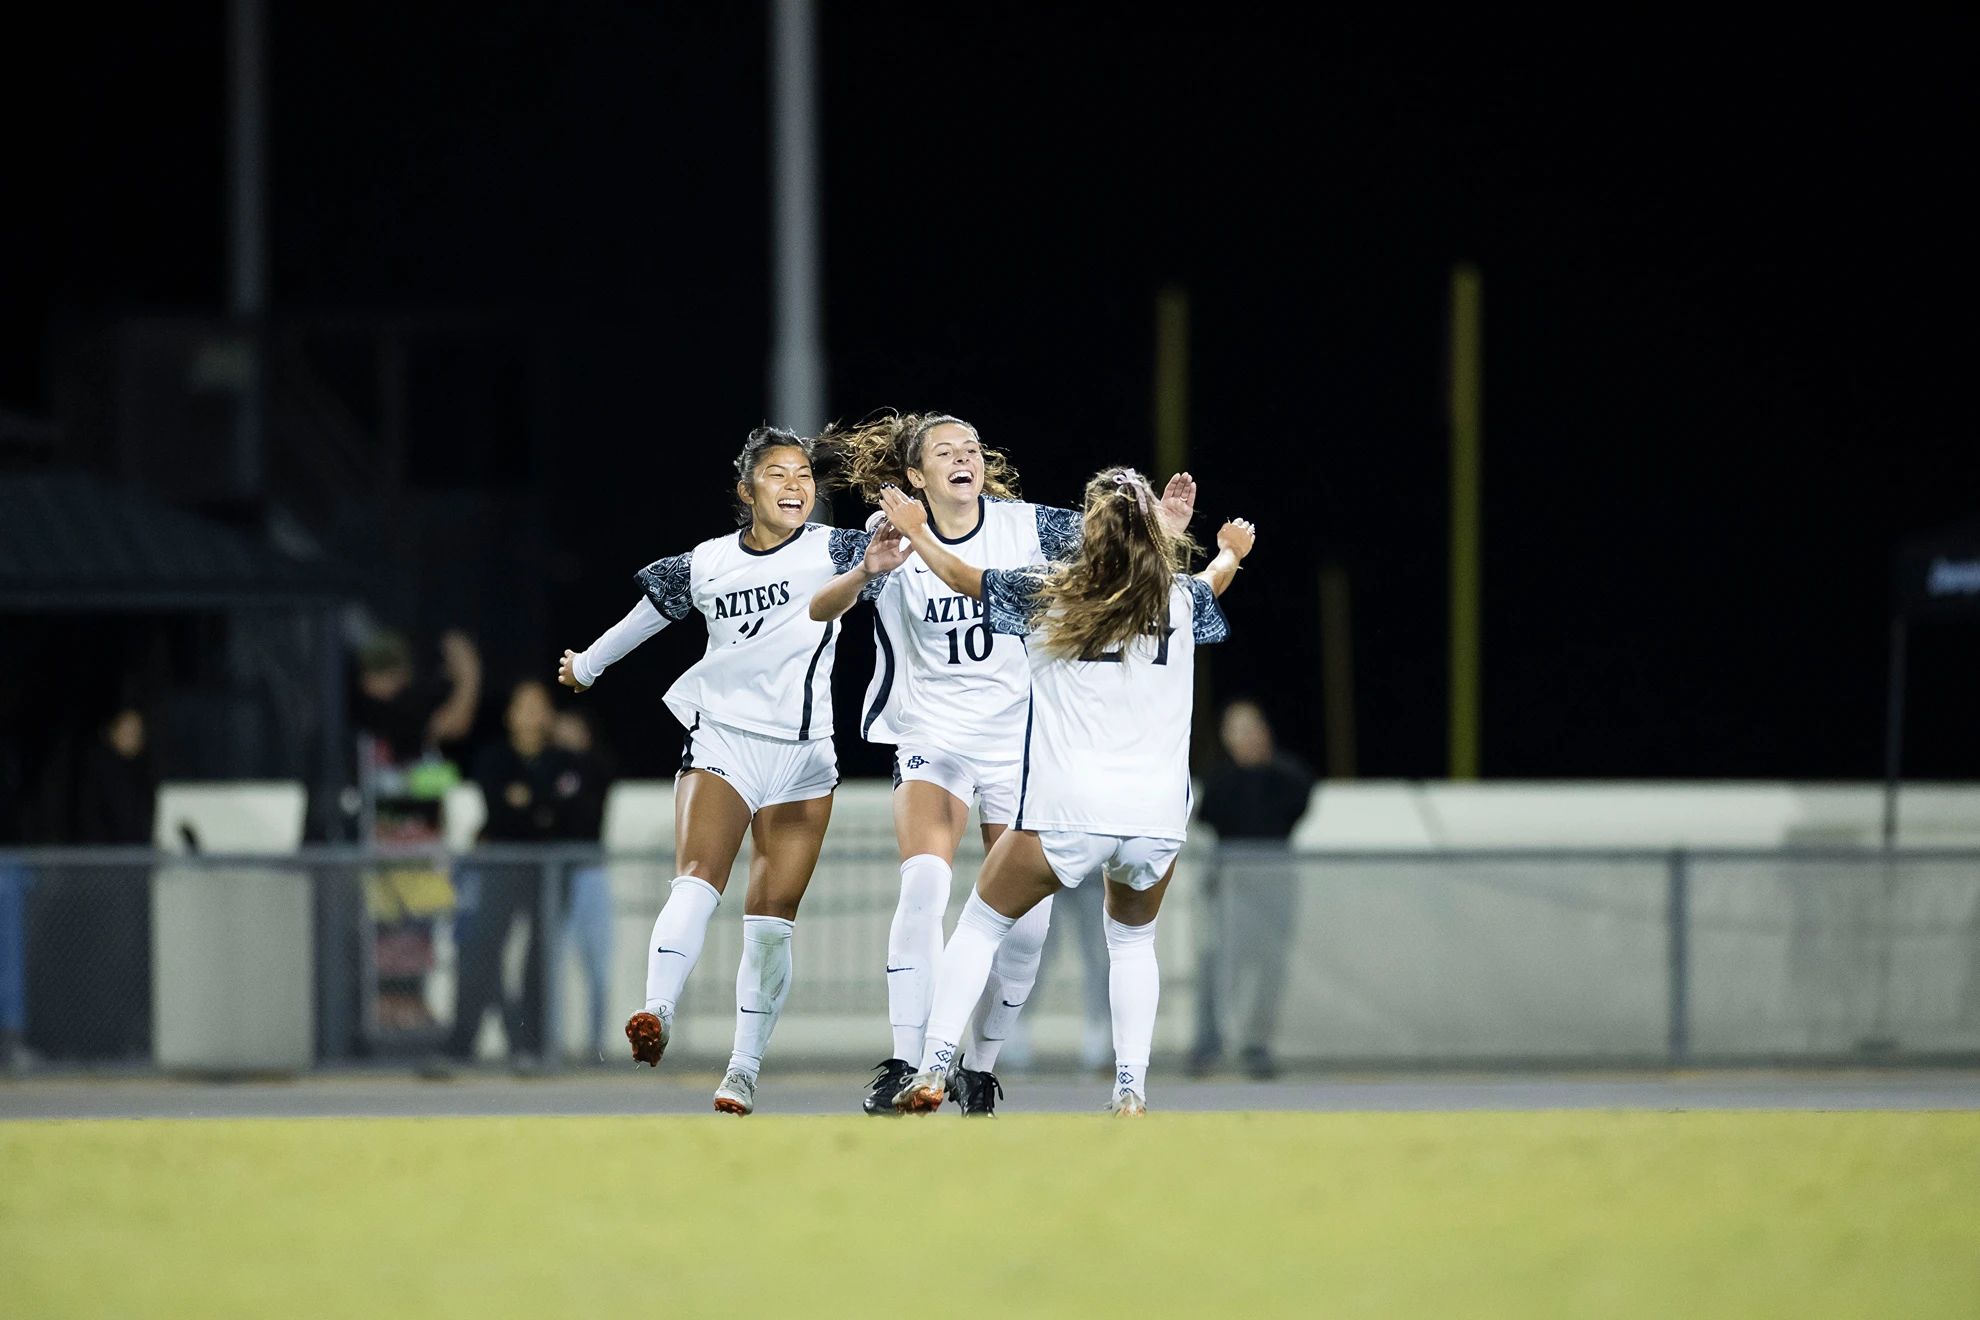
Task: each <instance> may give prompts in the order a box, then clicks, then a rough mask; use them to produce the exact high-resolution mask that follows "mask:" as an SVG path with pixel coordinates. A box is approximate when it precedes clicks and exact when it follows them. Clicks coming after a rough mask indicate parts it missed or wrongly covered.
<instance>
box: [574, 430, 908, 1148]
mask: <svg viewBox="0 0 1980 1320" xmlns="http://www.w3.org/2000/svg"><path fill="white" fill-rule="evenodd" d="M813 449H814V445H813V442H812V441H809V440H804V439H800V438H799V437H798V436H795V435H793V434H791V433H790V432H789V431H781V430H777V429H776V428H774V427H767V426H766V427H761V428H759V429H757V430H755V431H753V432H751V433H750V437H749V442H748V443H747V444H745V445H744V446H743V449H742V453H741V454H739V455H737V457H736V486H735V494H736V515H737V521H738V522H739V523H740V524H741V525H742V530H741V531H739V532H737V533H736V534H735V535H733V536H718V537H716V538H715V539H713V540H710V541H703V542H702V543H701V544H700V545H698V546H696V547H695V548H694V549H693V550H690V551H689V552H688V553H686V554H683V555H675V556H673V557H672V558H670V559H662V560H658V561H656V562H654V563H652V564H649V565H647V566H646V567H645V568H643V569H641V570H640V572H639V584H640V586H641V587H642V588H643V589H644V591H645V593H646V594H645V598H644V599H643V600H641V601H640V602H639V604H637V605H635V606H634V607H633V609H632V612H631V613H629V614H627V615H626V617H625V618H624V619H622V620H620V621H619V622H618V623H617V624H614V625H613V626H612V627H611V628H610V629H609V630H608V631H607V632H606V633H605V635H604V636H602V637H600V638H599V639H598V640H597V641H595V642H593V643H592V644H591V646H590V648H589V649H588V650H586V651H584V652H583V653H581V654H575V655H574V654H572V653H571V652H569V651H566V652H564V658H563V661H562V662H561V663H560V664H559V666H558V669H557V679H558V681H559V682H561V683H563V684H564V685H565V686H567V687H573V688H576V689H578V690H579V691H580V692H582V691H584V690H585V689H586V688H589V687H590V686H591V685H592V684H594V683H596V682H597V681H598V678H599V675H601V674H603V673H604V672H605V668H606V666H607V665H610V664H611V663H613V662H614V661H616V660H619V659H621V658H623V657H624V656H625V655H626V654H627V653H628V652H630V651H631V650H632V649H633V648H634V647H635V646H638V645H639V644H640V643H641V642H643V641H645V640H646V639H647V638H649V637H651V636H653V634H655V633H657V632H659V631H660V630H661V629H662V628H664V627H666V626H667V625H668V624H670V623H678V622H679V621H680V620H682V619H685V618H686V617H687V616H688V615H689V614H690V613H692V612H694V611H696V610H699V611H700V612H701V614H702V615H703V617H705V618H706V619H707V620H708V650H707V651H706V652H705V653H704V654H703V655H702V657H701V659H700V660H699V661H697V662H696V663H695V664H694V666H693V667H692V668H690V669H689V670H688V671H687V672H686V673H684V674H682V675H681V676H680V678H679V679H678V680H677V681H676V682H675V683H674V685H673V686H672V687H671V688H669V689H668V690H667V698H666V700H667V708H668V709H669V710H671V711H673V713H674V717H675V718H676V719H678V720H680V722H681V724H682V725H683V726H684V727H685V728H686V730H687V737H686V745H685V748H684V749H683V751H682V754H681V772H680V775H679V777H678V778H677V779H676V780H675V784H676V789H675V795H674V824H675V844H674V849H675V859H676V861H675V864H676V868H677V869H678V870H679V872H680V874H679V876H677V877H676V878H675V880H674V884H673V892H672V895H671V896H670V897H669V898H668V900H667V904H666V906H665V907H663V908H662V909H661V910H660V916H659V919H658V920H656V921H655V922H654V923H653V939H652V947H651V948H650V949H649V950H648V952H647V955H646V1009H645V1011H643V1012H639V1013H635V1014H633V1015H632V1018H631V1019H630V1020H629V1021H628V1022H627V1023H626V1037H627V1039H629V1040H630V1041H631V1042H632V1050H633V1058H634V1059H635V1060H636V1061H638V1062H641V1063H646V1064H650V1065H652V1064H658V1063H659V1062H660V1056H661V1054H662V1053H663V1052H664V1051H665V1050H666V1048H667V1042H668V1040H669V1038H671V1036H672V1035H673V1029H674V1005H675V1003H676V1001H678V999H679V998H680V993H681V987H682V985H683V984H685V983H686V981H687V978H688V973H689V972H690V971H692V970H693V969H694V964H695V960H696V959H697V958H699V957H700V956H701V945H702V940H703V938H704V936H705V935H706V933H707V929H708V919H709V918H710V917H711V916H713V915H714V912H715V906H716V904H717V903H718V902H719V901H720V899H721V896H722V892H723V890H724V889H725V888H726V887H727V885H728V883H729V870H730V868H731V867H732V866H733V865H734V864H735V860H736V852H737V850H738V849H739V848H741V846H742V839H743V833H744V831H748V832H749V833H750V837H751V841H752V849H751V860H750V871H749V888H748V890H747V892H746V893H745V894H744V896H743V914H744V915H743V956H742V966H741V967H740V968H739V969H738V970H737V972H736V1043H735V1053H733V1054H732V1055H730V1057H729V1068H728V1072H727V1074H726V1075H725V1076H724V1077H723V1078H722V1084H721V1086H720V1087H718V1088H717V1089H716V1091H715V1108H716V1109H718V1110H720V1111H722V1112H723V1113H727V1114H747V1113H749V1112H750V1111H751V1110H752V1109H754V1108H755V1107H756V1079H757V1073H758V1070H759V1069H760V1068H761V1067H762V1065H763V1051H764V1048H765V1046H767V1045H768V1044H769V1041H770V1033H771V1031H772V1030H773V1029H774V1028H775V1027H776V1025H777V1015H778V1013H779V1012H781V1011H782V1009H783V1007H784V999H785V996H786V995H787V994H788V993H789V992H790V987H791V928H792V922H793V921H794V920H795V919H796V917H797V910H798V903H799V901H800V900H801V899H802V898H803V897H804V890H805V886H806V885H807V884H808V883H810V880H811V872H812V868H813V867H814V866H815V865H816V864H817V862H818V848H819V844H820V842H821V841H822V840H823V839H824V837H825V825H826V822H827V821H829V820H830V819H831V816H832V790H833V788H834V787H835V786H836V785H837V784H838V780H839V771H838V759H837V757H836V756H835V755H834V753H833V749H832V653H833V647H834V640H835V634H836V631H837V629H836V627H835V626H834V625H833V624H832V623H829V622H827V623H825V624H824V625H823V627H822V628H821V627H820V625H819V623H818V622H817V621H814V620H813V619H812V618H811V617H810V614H809V611H808V607H809V606H810V604H811V595H812V593H813V592H814V591H816V590H817V589H818V588H819V587H820V586H823V585H824V584H825V583H826V582H828V581H830V580H831V579H832V578H833V577H834V576H836V575H838V574H842V573H844V572H846V570H847V569H849V568H851V567H852V566H853V565H854V564H857V563H859V562H861V560H862V558H864V559H865V560H867V561H868V562H869V563H870V564H872V565H873V567H874V568H875V569H876V571H884V570H885V569H887V568H890V567H892V566H893V565H894V564H896V563H898V562H899V561H900V559H901V558H902V557H903V556H902V553H901V551H900V549H899V546H898V542H889V543H887V544H884V545H880V546H877V547H873V548H872V549H871V550H869V547H868V540H869V538H868V535H867V533H865V532H862V531H852V530H846V529H837V528H830V527H821V526H818V525H816V524H812V523H807V522H806V521H805V519H806V518H807V516H808V515H809V514H810V513H811V509H812V505H813V504H814V503H815V502H816V501H817V497H818V486H817V481H816V479H815V478H814V476H813V474H812V458H813Z"/></svg>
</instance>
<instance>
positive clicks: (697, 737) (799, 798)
mask: <svg viewBox="0 0 1980 1320" xmlns="http://www.w3.org/2000/svg"><path fill="white" fill-rule="evenodd" d="M690 770H705V771H707V772H708V773H709V774H711V775H720V776H721V777H722V778H723V779H726V780H727V781H728V782H729V787H731V788H733V789H735V790H736V792H737V793H739V794H740V795H741V796H742V800H743V802H744V803H745V804H746V805H747V806H748V807H749V810H750V813H751V814H752V815H754V814H755V813H756V812H758V811H761V810H762V809H763V808H765V807H774V806H776V805H778V804H779V803H782V802H805V801H809V800H810V799H812V798H821V797H824V796H825V795H826V794H827V793H830V792H831V791H832V790H833V789H834V788H837V787H838V785H839V756H838V752H837V751H836V750H835V749H834V748H833V746H832V740H831V739H830V738H813V739H811V740H810V741H808V742H786V741H785V740H784V739H782V738H766V737H764V736H763V735H762V734H760V733H750V732H749V731H748V730H746V729H737V728H732V727H731V726H729V725H727V724H717V723H715V722H714V721H712V720H708V719H704V718H702V717H701V716H699V715H697V716H696V717H695V720H694V724H693V726H692V727H690V728H689V729H688V730H687V731H686V733H684V734H683V735H682V738H681V774H686V773H687V772H688V771H690ZM674 783H675V784H676V785H678V784H679V783H680V775H676V776H674Z"/></svg>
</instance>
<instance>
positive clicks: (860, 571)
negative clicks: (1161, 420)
mask: <svg viewBox="0 0 1980 1320" xmlns="http://www.w3.org/2000/svg"><path fill="white" fill-rule="evenodd" d="M824 443H827V444H830V445H832V446H833V447H834V450H835V453H836V455H837V457H838V459H839V461H840V462H841V463H842V464H843V465H844V467H845V469H846V472H847V481H848V484H850V485H851V486H853V487H854V488H856V489H858V490H859V491H861V492H862V493H863V494H864V495H865V496H866V498H868V499H869V500H871V501H873V502H874V503H876V504H877V503H879V501H880V498H881V492H882V490H884V489H888V488H893V489H897V490H901V491H905V492H907V493H908V494H909V495H911V496H912V497H914V498H915V499H916V500H918V501H920V502H921V503H922V505H923V506H924V508H925V509H926V511H927V519H928V523H929V533H928V534H929V535H930V536H932V537H934V538H935V540H936V541H937V542H939V543H940V544H941V545H942V546H943V548H944V549H946V550H947V551H948V552H949V553H950V554H952V555H954V556H955V557H956V558H958V559H960V560H961V561H962V562H964V563H966V564H969V565H970V566H972V567H974V568H978V569H985V568H998V569H1014V568H1025V567H1030V566H1035V565H1039V564H1045V563H1050V562H1052V561H1055V560H1062V559H1068V558H1070V557H1071V556H1072V555H1073V554H1075V553H1076V552H1077V551H1078V548H1079V537H1080V515H1079V514H1078V513H1077V512H1076V511H1074V510H1072V509H1057V508H1051V507H1048V506H1044V505H1038V504H1029V503H1025V502H1024V501H1022V500H1020V499H1018V497H1017V474H1016V473H1015V472H1014V471H1012V469H1011V466H1010V463H1009V461H1008V460H1007V459H1006V458H1005V457H1004V455H1002V454H1001V453H999V452H998V451H996V450H994V449H991V448H989V447H988V446H986V445H984V444H983V442H982V440H981V438H980V437H979V436H978V435H977V432H976V428H975V427H973V426H971V425H970V424H969V423H967V422H965V421H963V420H961V419H960V418H956V417H950V416H947V415H945V414H940V413H922V414H908V415H906V416H898V415H892V414H888V415H884V416H882V417H880V418H878V419H876V420H873V421H870V422H867V423H865V424H863V425H860V426H857V427H854V428H852V429H850V430H835V431H832V432H828V433H827V436H826V437H825V441H824ZM1195 491H1196V486H1195V483H1194V482H1193V481H1191V480H1190V478H1189V476H1188V474H1187V473H1184V474H1182V475H1179V476H1177V477H1175V478H1174V479H1172V480H1171V481H1170V483H1169V490H1168V493H1167V495H1166V496H1165V498H1164V501H1163V507H1162V509H1161V510H1159V511H1158V516H1160V517H1163V518H1164V519H1166V520H1167V521H1168V522H1169V524H1170V525H1171V526H1173V527H1174V528H1176V529H1177V530H1181V529H1184V528H1187V527H1188V525H1189V519H1190V516H1191V514H1192V512H1193V511H1194V501H1195ZM889 536H892V539H894V540H896V541H897V540H898V539H899V538H898V535H897V534H893V533H891V532H890V531H889V530H887V529H882V530H880V531H878V532H876V541H877V540H884V539H887V538H888V537H889ZM878 578H884V583H883V582H881V581H879V580H877V579H878ZM876 590H877V593H878V596H877V599H876V600H875V610H876V621H875V628H874V644H875V655H874V666H873V680H872V682H871V684H870V685H869V686H868V688H867V692H866V701H865V704H864V708H863V710H862V711H861V715H860V733H861V736H863V737H864V738H865V739H866V740H867V741H869V742H875V743H890V744H893V745H894V746H895V752H894V831H895V836H896V839H897V841H898V843H899V845H900V852H901V892H900V901H899V904H898V906H897V907H896V908H895V911H894V920H893V924H892V926H891V927H890V928H889V931H888V939H887V1010H888V1011H887V1016H888V1021H889V1022H890V1023H891V1024H892V1026H893V1032H894V1056H893V1057H892V1058H889V1059H886V1060H883V1061H882V1062H881V1063H880V1064H878V1065H877V1067H876V1076H875V1077H874V1080H873V1083H872V1088H871V1090H870V1092H869V1093H868V1095H867V1096H866V1099H865V1101H864V1102H863V1105H862V1107H863V1108H864V1109H865V1111H866V1112H867V1113H869V1114H889V1115H891V1114H893V1113H895V1112H896V1110H895V1109H894V1097H895V1096H896V1095H897V1094H898V1093H899V1091H900V1089H901V1086H902V1085H903V1084H904V1083H905V1082H906V1081H907V1079H908V1078H909V1077H911V1076H913V1074H914V1072H915V1068H916V1064H915V1061H916V1060H918V1059H919V1058H920V1057H921V1044H922V1039H923V1037H924V1036H925V1035H926V1034H927V1030H928V1009H929V1003H930V997H931V996H932V995H933V993H934V989H935V969H936V966H937V964H938V962H939V960H940V957H941V952H942V914H943V913H944V912H945V911H946V910H947V909H948V905H949V888H950V882H951V878H952V867H953V866H954V863H955V855H956V848H957V846H958V845H959V844H960V843H961V841H962V835H963V830H964V829H965V828H966V826H967V823H968V819H969V807H970V803H971V801H972V800H974V801H975V802H976V803H977V809H978V816H979V819H980V823H981V826H982V830H983V843H984V847H985V848H986V849H987V848H990V847H992V846H994V845H995V843H996V841H997V837H998V836H999V835H1001V834H1002V833H1003V832H1004V830H1005V829H1006V828H1007V827H1008V826H1009V825H1010V823H1011V821H1012V819H1013V818H1014V817H1015V815H1016V811H1017V797H1018V781H1019V777H1020V772H1021V770H1022V758H1023V755H1024V721H1025V705H1026V701H1027V699H1028V693H1029V689H1030V682H1031V678H1030V669H1029V667H1028V666H1027V664H1026V662H1025V656H1024V648H1023V646H1022V645H1021V644H1014V643H1013V642H1012V640H1010V639H1008V638H1006V639H1005V640H1004V641H1003V642H1002V644H1001V645H1000V644H999V642H998V639H997V637H996V636H995V635H994V634H993V633H992V632H991V631H990V625H989V621H988V620H987V619H986V618H985V617H984V614H983V604H982V602H981V601H979V600H976V599H973V598H971V597H969V596H966V595H964V594H962V593H961V592H958V591H956V590H954V589H953V588H951V587H949V586H948V585H947V584H946V583H944V582H943V581H942V579H941V578H940V577H939V576H937V575H936V574H934V573H931V572H930V571H929V570H928V567H927V565H926V564H925V563H923V562H922V561H921V560H920V559H919V558H918V557H915V556H912V555H911V556H910V557H909V558H908V560H907V562H906V563H905V564H902V565H901V566H899V567H897V568H895V569H894V570H893V571H892V572H891V573H878V574H876V572H875V571H874V570H873V569H871V568H869V567H868V564H867V563H866V562H862V563H861V564H860V565H859V566H857V567H855V568H854V569H852V570H851V571H850V572H848V573H846V574H844V575H843V576H841V577H839V578H836V579H834V580H833V581H832V582H830V583H828V584H826V585H825V586H824V587H821V588H819V590H818V593H817V594H816V595H815V596H813V597H812V600H811V617H812V618H814V619H817V620H820V621H824V620H828V619H835V618H838V617H839V616H841V615H842V614H844V613H845V612H846V611H847V610H848V609H850V608H851V607H852V605H853V603H854V601H855V600H857V599H860V598H862V597H868V598H871V597H873V596H874V594H875V592H876ZM1051 911H1052V905H1051V901H1050V900H1049V899H1047V900H1046V901H1045V902H1042V903H1040V904H1038V905H1037V906H1036V907H1034V908H1033V909H1032V910H1031V911H1030V912H1028V913H1027V914H1026V915H1025V917H1024V920H1023V921H1021V922H1019V923H1018V925H1017V926H1016V927H1014V928H1013V929H1012V931H1011V933H1010V936H1009V937H1008V938H1007V939H1006V940H1005V941H1004V943H1003V945H1002V947H1001V948H1000V949H999V950H998V953H997V958H996V960H995V962H994V963H993V964H992V967H991V972H990V979H989V982H988V984H987V985H986V986H985V987H984V991H983V996H982V1002H981V1003H980V1004H979V1005H978V1006H977V1011H976V1012H975V1014H974V1015H973V1016H972V1023H973V1026H972V1030H971V1032H970V1035H969V1039H968V1042H967V1047H966V1048H965V1050H964V1052H963V1057H962V1058H961V1059H960V1060H958V1061H957V1065H956V1067H955V1068H954V1069H952V1071H951V1074H950V1077H951V1087H952V1092H953V1094H954V1095H955V1097H956V1100H957V1107H958V1108H959V1110H960V1111H961V1112H962V1113H964V1114H972V1115H989V1114H993V1113H994V1112H995V1105H996V1097H997V1096H998V1095H1000V1094H1001V1088H1000V1087H999V1085H998V1081H997V1078H996V1075H995V1069H996V1064H997V1053H998V1051H999V1050H1000V1049H1001V1048H1002V1046H1003V1043H1004V1039H1005V1037H1006V1036H1008V1035H1009V1034H1010V1030H1011V1027H1012V1026H1013V1025H1014V1023H1015V1022H1016V1020H1017V1016H1018V1011H1019V1009H1020V1008H1022V1007H1023V1005H1024V1002H1025V1000H1026V999H1027V998H1028V997H1029V996H1030V994H1031V988H1032V985H1033V983H1034V982H1035V981H1036V980H1037V978H1038V964H1039V957H1040V954H1041V952H1042V950H1043V947H1044V943H1045V932H1046V929H1047V925H1048V923H1049V922H1050V920H1051Z"/></svg>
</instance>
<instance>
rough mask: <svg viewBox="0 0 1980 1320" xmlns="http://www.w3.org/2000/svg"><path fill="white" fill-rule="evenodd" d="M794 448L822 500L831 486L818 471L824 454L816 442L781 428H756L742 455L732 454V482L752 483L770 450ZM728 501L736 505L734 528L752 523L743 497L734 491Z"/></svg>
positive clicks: (749, 511) (824, 456)
mask: <svg viewBox="0 0 1980 1320" xmlns="http://www.w3.org/2000/svg"><path fill="white" fill-rule="evenodd" d="M786 448H788V449H795V450H798V451H799V452H801V453H802V454H803V455H804V461H805V462H807V463H809V464H811V478H812V480H813V481H814V482H816V483H817V486H818V498H820V499H823V498H825V496H826V494H827V493H828V492H829V491H830V489H831V486H830V483H829V482H828V480H827V476H826V474H824V473H821V472H820V471H819V468H820V467H821V466H822V465H824V461H825V459H826V458H827V457H828V455H827V454H825V453H821V452H820V448H821V447H820V445H819V443H818V441H816V440H812V439H807V438H806V437H804V436H801V435H799V434H798V433H797V432H796V431H786V430H785V429H784V428H783V427H781V426H759V427H757V428H756V429H755V430H754V431H751V432H750V433H749V439H747V440H745V441H743V447H742V452H741V453H739V454H737V455H736V481H737V483H738V484H740V485H744V486H747V485H750V484H751V483H753V482H754V481H755V480H756V469H758V468H759V467H762V466H763V456H764V455H765V454H767V453H769V452H770V451H771V450H773V449H786ZM729 498H730V499H731V500H732V501H733V502H734V504H735V506H736V526H738V527H747V526H749V525H750V523H752V522H753V521H755V519H756V514H755V513H754V512H753V511H752V510H751V509H750V507H749V505H748V504H746V503H744V502H743V497H742V496H741V495H738V494H736V493H735V492H734V491H731V492H730V493H729Z"/></svg>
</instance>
